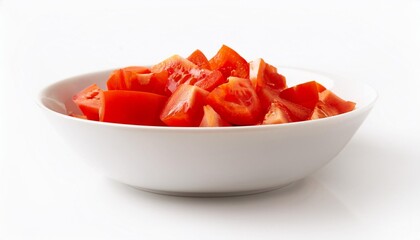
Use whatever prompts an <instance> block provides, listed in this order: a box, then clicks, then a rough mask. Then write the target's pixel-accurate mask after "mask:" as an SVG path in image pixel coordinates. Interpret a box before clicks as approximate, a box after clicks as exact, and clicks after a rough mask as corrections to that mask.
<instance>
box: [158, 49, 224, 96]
mask: <svg viewBox="0 0 420 240" xmlns="http://www.w3.org/2000/svg"><path fill="white" fill-rule="evenodd" d="M151 70H152V72H160V71H163V70H167V71H168V74H169V76H168V84H167V89H168V91H169V92H174V91H175V90H176V89H177V87H178V86H179V85H181V84H184V83H186V84H189V85H196V86H199V87H200V88H203V89H204V90H206V91H211V90H213V89H214V88H215V87H217V86H218V85H220V84H222V83H224V82H225V79H224V78H223V76H222V74H221V73H220V72H218V71H211V70H207V69H200V68H199V67H198V66H197V65H195V64H194V63H192V62H190V61H188V60H187V59H185V58H182V57H180V56H178V55H174V56H172V57H170V58H168V59H166V60H164V61H163V62H161V63H159V64H156V65H154V66H152V68H151Z"/></svg>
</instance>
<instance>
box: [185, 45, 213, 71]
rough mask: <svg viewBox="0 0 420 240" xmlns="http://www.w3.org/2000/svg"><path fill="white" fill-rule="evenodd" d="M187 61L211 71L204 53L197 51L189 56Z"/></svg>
mask: <svg viewBox="0 0 420 240" xmlns="http://www.w3.org/2000/svg"><path fill="white" fill-rule="evenodd" d="M187 59H188V60H190V61H191V62H192V63H194V64H195V65H197V66H198V67H200V68H204V69H208V70H210V69H211V67H210V63H209V60H208V59H207V57H206V55H204V53H203V52H202V51H200V50H199V49H197V50H195V51H194V52H193V53H191V55H190V56H188V57H187Z"/></svg>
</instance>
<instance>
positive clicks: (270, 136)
mask: <svg viewBox="0 0 420 240" xmlns="http://www.w3.org/2000/svg"><path fill="white" fill-rule="evenodd" d="M110 72H111V71H110V70H108V71H101V72H95V73H89V74H84V75H80V76H76V77H71V78H68V79H65V80H61V81H58V82H56V83H54V84H52V85H50V86H47V87H46V88H44V89H43V90H42V91H41V92H40V94H39V99H38V102H39V105H40V106H41V108H42V109H43V110H44V112H45V113H46V115H47V116H48V118H49V119H50V121H51V123H52V125H53V126H54V127H55V128H56V129H57V131H58V132H59V134H60V135H62V137H64V138H65V139H66V140H67V142H68V144H69V145H71V146H72V147H73V148H74V151H75V152H76V153H78V154H80V156H81V157H82V158H83V159H84V160H86V162H87V163H89V164H90V165H91V166H93V167H94V168H96V169H98V170H99V171H101V172H102V173H103V174H104V175H105V176H108V177H109V178H112V179H114V180H116V181H119V182H122V183H125V184H128V185H131V186H134V187H136V188H140V189H143V190H147V191H152V192H157V193H164V194H173V195H184V196H228V195H243V194H250V193H257V192H262V191H268V190H272V189H277V188H280V187H283V186H286V185H288V184H290V183H293V182H295V181H297V180H299V179H302V178H304V177H306V176H308V175H310V174H311V173H313V172H314V171H316V170H318V169H319V168H321V167H322V166H324V165H325V164H326V163H328V162H329V161H331V160H332V159H333V158H334V157H336V156H337V155H338V154H339V153H340V151H341V150H342V149H343V148H344V147H345V146H346V144H347V143H348V142H349V141H350V139H351V138H352V136H353V135H354V134H355V133H356V131H357V129H358V128H359V127H360V125H361V124H362V123H363V121H364V120H365V118H366V117H367V115H368V114H369V112H370V110H371V109H372V107H373V105H374V102H375V100H376V98H377V94H376V92H375V91H374V90H373V89H372V88H371V87H369V86H367V85H365V84H362V83H357V82H354V81H344V80H341V79H339V78H337V77H331V76H330V75H328V74H320V73H317V72H314V71H309V70H304V69H298V68H281V67H279V72H280V73H282V74H284V75H285V76H286V77H287V79H288V80H287V81H288V84H289V85H290V86H292V85H294V84H296V83H301V82H306V81H309V80H317V81H319V82H320V83H322V84H323V85H324V86H326V87H327V88H328V89H331V90H332V91H333V92H335V93H336V94H337V95H339V96H340V97H342V98H344V99H346V100H351V101H354V102H356V103H357V106H356V109H355V110H354V111H352V112H349V113H345V114H342V115H338V116H334V117H329V118H325V119H319V120H312V121H305V122H296V123H288V124H279V125H264V126H244V127H222V128H193V127H153V126H135V125H125V124H115V123H104V122H96V121H90V120H83V119H78V118H75V117H70V116H67V114H66V113H67V111H73V112H76V111H77V107H76V106H75V105H74V103H73V102H72V101H71V98H72V96H73V95H74V94H75V93H76V92H78V91H80V90H81V89H83V88H85V87H86V86H88V85H90V84H92V83H96V84H98V85H99V86H100V87H102V88H105V82H106V80H107V78H108V76H109V74H110Z"/></svg>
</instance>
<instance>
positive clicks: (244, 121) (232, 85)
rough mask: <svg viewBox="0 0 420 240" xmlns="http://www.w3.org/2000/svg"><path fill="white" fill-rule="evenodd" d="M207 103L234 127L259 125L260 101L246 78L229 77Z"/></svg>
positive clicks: (216, 89) (212, 93)
mask: <svg viewBox="0 0 420 240" xmlns="http://www.w3.org/2000/svg"><path fill="white" fill-rule="evenodd" d="M207 103H208V104H209V105H210V106H211V107H212V108H213V109H214V110H215V111H216V112H217V113H218V114H219V115H220V116H221V117H222V118H223V119H224V120H226V121H227V122H229V123H231V124H233V125H252V124H257V123H258V122H259V121H260V119H261V117H260V114H261V106H260V100H259V99H258V95H257V93H256V92H255V90H254V88H253V87H252V85H251V81H250V80H249V79H246V78H237V77H229V78H228V82H227V83H224V84H222V85H220V86H218V87H217V88H215V89H214V90H213V91H212V92H211V93H210V94H209V96H208V98H207Z"/></svg>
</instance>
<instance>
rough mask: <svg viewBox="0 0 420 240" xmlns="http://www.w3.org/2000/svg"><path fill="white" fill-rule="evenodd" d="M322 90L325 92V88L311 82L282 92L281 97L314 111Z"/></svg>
mask: <svg viewBox="0 0 420 240" xmlns="http://www.w3.org/2000/svg"><path fill="white" fill-rule="evenodd" d="M322 89H324V90H325V87H324V86H322V85H321V84H319V83H317V82H316V81H310V82H306V83H302V84H298V85H296V86H293V87H290V88H286V89H284V90H283V91H281V92H280V94H279V96H280V97H281V98H283V99H286V100H288V101H291V102H294V103H296V104H299V105H302V106H304V107H306V108H309V109H311V110H312V109H314V107H315V105H316V104H317V102H318V100H319V93H320V91H321V90H322Z"/></svg>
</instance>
